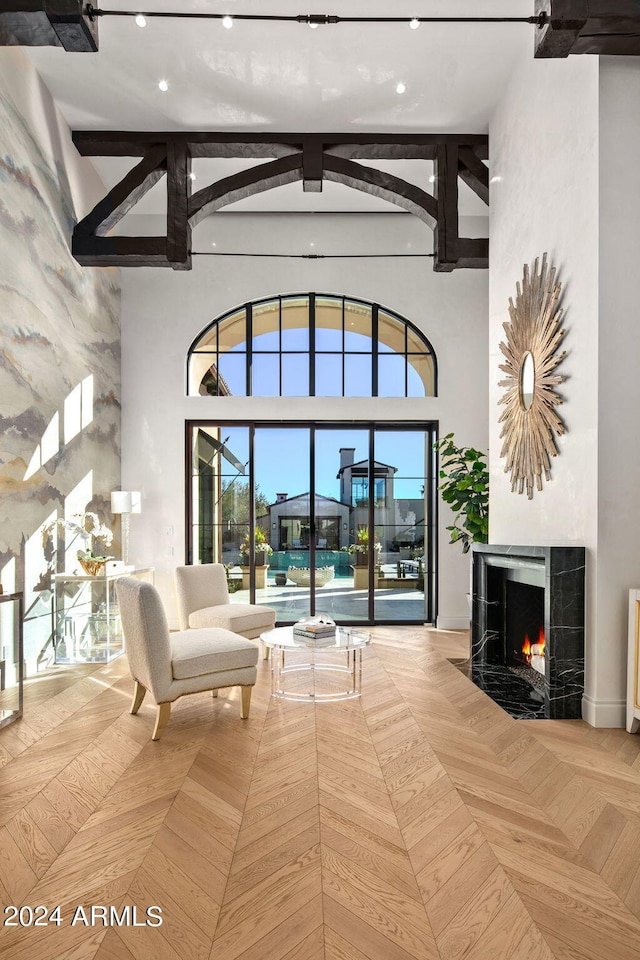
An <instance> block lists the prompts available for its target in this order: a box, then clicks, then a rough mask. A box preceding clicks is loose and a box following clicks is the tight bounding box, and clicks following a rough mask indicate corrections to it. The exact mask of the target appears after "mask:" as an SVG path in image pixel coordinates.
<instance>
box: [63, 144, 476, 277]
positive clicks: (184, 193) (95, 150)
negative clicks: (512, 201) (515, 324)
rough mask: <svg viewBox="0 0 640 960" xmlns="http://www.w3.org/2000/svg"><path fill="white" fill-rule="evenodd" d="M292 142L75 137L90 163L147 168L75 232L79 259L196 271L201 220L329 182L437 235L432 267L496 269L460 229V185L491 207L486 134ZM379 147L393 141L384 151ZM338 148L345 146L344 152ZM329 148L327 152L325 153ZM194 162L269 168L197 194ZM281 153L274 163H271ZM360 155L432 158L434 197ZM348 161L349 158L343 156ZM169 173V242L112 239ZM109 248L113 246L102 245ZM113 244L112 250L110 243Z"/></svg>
mask: <svg viewBox="0 0 640 960" xmlns="http://www.w3.org/2000/svg"><path fill="white" fill-rule="evenodd" d="M357 139H358V141H359V142H357V143H354V138H353V136H350V137H347V136H344V137H337V136H336V135H334V134H330V135H326V134H295V135H294V134H286V135H278V136H277V139H271V138H269V139H263V138H262V137H260V136H258V135H255V134H242V135H241V138H240V140H239V135H238V134H235V135H234V136H230V135H226V134H208V133H197V134H194V133H191V132H189V133H167V134H157V133H156V134H151V133H139V134H138V133H122V132H112V131H110V132H108V133H106V134H105V133H104V132H92V133H75V134H74V140H75V142H76V144H77V146H78V148H79V150H80V151H81V152H82V153H83V154H85V155H89V156H94V155H106V156H138V155H139V152H140V151H142V153H143V159H142V160H141V161H140V163H138V164H137V166H136V167H135V168H134V169H133V170H131V171H130V172H129V173H128V174H127V175H126V176H125V177H124V178H123V180H122V182H121V183H119V184H118V185H116V186H115V187H114V188H113V190H111V191H110V192H109V194H108V195H107V197H105V198H104V200H102V201H101V202H100V203H99V204H98V205H97V206H96V207H95V209H94V210H92V211H91V213H90V214H89V215H88V216H87V217H85V218H84V220H82V221H81V222H80V223H79V224H78V226H77V227H76V230H75V231H74V243H73V251H74V256H76V259H78V260H79V262H80V263H83V264H85V265H87V266H114V265H118V264H120V265H122V266H171V267H173V268H174V269H179V270H188V269H190V267H191V231H192V228H193V227H194V226H196V225H197V224H198V223H199V222H200V221H201V220H202V219H204V218H205V217H207V216H209V215H210V214H212V213H215V212H216V211H217V210H220V209H222V208H223V207H225V206H228V205H229V204H232V203H235V202H237V201H239V200H244V199H247V198H248V197H251V196H255V195H256V194H258V193H263V192H265V191H267V190H271V189H273V188H274V187H279V186H283V185H284V184H288V183H293V182H295V181H299V180H303V181H304V180H306V181H307V182H308V183H311V184H312V185H313V186H314V187H315V188H316V189H317V187H318V185H319V184H321V182H322V180H331V181H333V182H335V183H340V184H343V185H345V186H348V187H351V188H353V189H356V190H361V191H363V192H364V193H367V194H369V195H370V196H374V197H379V198H381V199H383V200H386V201H388V202H390V203H393V204H395V205H396V206H400V207H402V208H403V209H404V210H407V211H408V212H410V213H411V214H413V215H414V216H416V217H418V218H419V219H420V220H422V221H423V222H424V223H426V224H427V225H428V226H429V227H431V229H433V230H434V235H435V259H434V268H435V269H436V270H438V271H441V272H448V271H450V270H454V269H457V268H460V267H471V268H482V267H486V266H488V259H487V258H488V241H487V240H482V239H479V240H471V239H466V238H461V237H460V236H459V228H458V177H461V178H462V179H463V180H465V182H467V183H468V184H469V185H470V186H471V188H472V189H473V190H475V192H476V193H477V194H478V195H479V196H480V197H482V199H483V200H485V202H486V201H488V192H489V181H488V175H489V172H488V168H487V167H486V165H485V164H484V163H483V159H484V158H485V157H486V155H487V152H488V144H487V138H486V137H484V136H479V135H471V136H465V135H453V134H447V135H439V134H436V135H433V136H432V135H428V134H427V135H419V136H418V135H416V136H412V135H401V136H394V135H385V136H384V137H382V136H381V135H379V134H372V135H360V136H359V137H358V138H357ZM381 140H385V141H386V142H383V143H382V144H380V141H381ZM336 141H341V142H340V143H336ZM323 146H325V147H326V149H324V150H323ZM194 150H195V152H196V153H201V152H202V151H204V152H208V151H214V152H215V153H216V154H217V155H220V152H221V151H223V152H224V154H225V155H226V156H229V157H238V151H239V152H240V156H241V158H242V157H245V158H246V156H247V152H249V153H252V155H253V159H256V158H258V157H260V159H265V158H269V159H266V161H265V162H262V163H258V164H256V165H254V166H252V167H250V168H248V169H245V170H241V171H239V172H238V173H235V174H233V175H231V176H229V177H224V178H223V179H221V180H218V181H216V182H215V183H211V184H209V185H208V186H206V187H203V188H202V189H201V190H198V191H197V192H196V193H194V194H191V178H190V172H191V162H192V157H193V156H194ZM274 153H275V154H279V155H278V156H276V157H275V159H270V158H271V157H273V154H274ZM354 153H365V154H371V155H375V157H376V158H378V159H387V160H389V159H405V158H406V157H407V155H409V156H410V157H414V158H415V157H417V156H420V158H422V159H428V157H427V156H426V155H427V153H428V154H429V156H432V158H433V161H434V169H435V172H436V191H435V192H436V195H435V196H432V195H431V194H430V193H429V192H427V191H426V190H422V189H421V188H420V187H418V186H416V185H415V184H412V183H408V182H407V181H406V180H403V179H401V178H400V177H396V176H394V175H393V174H391V173H389V172H387V171H386V170H378V169H376V168H374V167H369V166H366V165H365V164H363V163H361V162H357V161H355V160H352V159H349V156H352V155H353V154H354ZM342 154H348V156H343V155H342ZM165 172H166V173H167V236H166V238H158V237H155V238H148V237H138V238H136V237H111V236H109V237H108V236H105V234H107V233H108V232H109V231H110V230H111V229H112V228H113V227H114V226H115V224H116V223H118V222H119V221H120V220H121V219H122V217H123V216H125V214H126V213H127V212H128V211H129V210H130V209H131V208H132V207H133V206H134V204H135V203H136V202H137V200H139V199H140V198H141V197H142V196H143V195H144V193H146V192H147V190H149V189H150V188H151V186H153V184H154V183H156V182H157V180H158V179H159V177H161V176H162V175H163V174H164V173H165ZM103 241H105V242H103ZM106 241H108V242H106Z"/></svg>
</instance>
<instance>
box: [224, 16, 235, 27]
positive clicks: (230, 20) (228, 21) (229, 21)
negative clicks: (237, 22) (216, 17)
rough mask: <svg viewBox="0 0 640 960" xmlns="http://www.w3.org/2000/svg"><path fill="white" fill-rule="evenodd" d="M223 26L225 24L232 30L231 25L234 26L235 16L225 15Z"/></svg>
mask: <svg viewBox="0 0 640 960" xmlns="http://www.w3.org/2000/svg"><path fill="white" fill-rule="evenodd" d="M222 26H223V27H224V28H225V29H226V30H231V27H232V26H233V17H230V16H229V15H227V16H226V17H223V18H222Z"/></svg>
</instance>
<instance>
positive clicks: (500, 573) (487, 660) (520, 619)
mask: <svg viewBox="0 0 640 960" xmlns="http://www.w3.org/2000/svg"><path fill="white" fill-rule="evenodd" d="M584 565H585V551H584V548H583V547H525V546H495V545H493V544H476V545H474V548H473V616H472V637H471V678H472V680H473V681H474V683H476V684H477V685H478V686H479V687H481V688H482V689H483V690H485V692H486V693H487V694H489V696H491V697H492V699H494V700H495V701H496V702H497V703H499V704H500V706H502V707H504V709H505V710H507V712H508V713H510V714H511V715H512V716H515V717H522V718H527V719H534V718H550V719H560V718H565V719H577V718H580V717H581V715H582V695H583V690H584Z"/></svg>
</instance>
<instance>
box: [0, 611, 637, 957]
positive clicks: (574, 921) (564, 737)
mask: <svg viewBox="0 0 640 960" xmlns="http://www.w3.org/2000/svg"><path fill="white" fill-rule="evenodd" d="M467 643H468V637H467V635H466V634H463V633H460V634H456V633H451V632H446V633H445V632H438V631H435V630H428V629H425V628H415V627H411V628H409V627H405V628H395V627H394V628H390V627H389V628H378V629H376V630H375V631H374V643H373V645H372V647H371V648H370V649H369V650H368V651H367V653H366V655H365V663H364V680H363V694H362V697H361V699H360V700H355V701H349V702H343V703H325V704H317V705H315V706H314V705H313V704H306V703H296V702H286V703H284V702H278V701H273V700H272V699H271V697H270V678H269V673H268V669H269V667H268V663H266V662H265V661H262V660H261V661H260V663H259V680H258V684H257V685H256V688H255V692H254V695H253V700H252V705H251V707H252V709H251V717H250V719H249V721H247V722H243V721H241V720H240V718H239V703H238V694H237V692H229V693H227V694H221V695H220V696H219V697H218V698H217V699H213V698H211V697H210V696H209V695H208V694H202V695H198V696H194V697H187V698H185V699H184V700H182V701H180V702H178V704H177V705H176V706H175V707H174V709H173V711H172V715H171V720H170V723H169V726H168V727H167V730H166V731H165V733H164V735H163V739H162V740H161V741H160V742H159V743H152V742H151V741H150V739H149V738H150V734H151V730H152V726H153V715H154V709H153V707H152V705H147V706H144V707H143V708H142V709H141V711H140V714H139V715H138V716H137V717H132V716H130V715H129V714H128V706H129V700H130V693H131V681H130V680H129V677H128V674H127V670H126V662H125V660H124V658H120V659H118V660H116V661H114V662H113V663H112V664H110V665H107V666H103V667H95V666H93V667H89V666H87V667H77V668H72V669H64V670H61V671H59V672H56V671H51V672H50V673H49V674H45V675H43V676H41V677H38V678H37V680H36V681H32V682H30V683H29V684H28V685H27V693H26V710H25V717H24V719H23V720H22V721H20V722H18V723H16V724H13V725H12V726H10V727H7V728H6V729H4V730H2V731H0V785H1V786H0V900H1V901H2V906H3V907H4V906H5V905H10V904H14V905H16V906H22V905H27V906H31V907H36V906H38V905H40V904H42V905H45V906H47V907H48V908H50V909H52V908H53V907H55V906H57V905H59V906H60V915H61V917H62V923H61V924H60V925H59V926H58V925H56V924H49V925H47V926H39V927H34V926H30V927H29V926H23V927H20V926H4V927H2V928H0V956H2V957H7V958H11V960H93V958H95V960H236V958H241V960H638V957H640V737H637V736H636V737H630V736H628V735H627V734H626V733H624V732H623V731H620V730H594V729H592V728H590V727H588V726H586V724H583V723H582V722H579V721H575V722H574V721H571V722H569V721H564V722H563V721H516V720H512V719H511V718H510V717H508V716H507V715H506V714H505V713H503V711H502V710H501V709H500V708H499V707H497V706H496V705H495V704H494V703H492V701H490V700H488V699H487V697H486V696H485V695H484V694H483V693H481V692H480V691H479V690H477V689H476V688H475V687H474V686H473V685H472V684H471V683H470V681H469V680H468V679H467V678H466V677H465V676H464V675H463V674H462V673H460V672H459V670H457V669H456V667H455V666H453V665H452V664H451V663H450V662H449V661H448V659H447V658H448V657H461V656H464V655H465V648H466V644H467ZM91 905H99V906H100V905H113V907H114V908H116V910H117V911H119V913H118V914H117V916H124V914H123V913H122V911H123V909H124V908H125V907H127V906H128V907H129V908H130V910H129V914H128V919H129V922H128V924H123V925H117V924H116V923H115V920H114V919H113V918H112V922H111V923H110V924H109V925H104V923H103V919H102V916H101V915H98V916H97V917H96V918H95V923H94V925H89V924H90V920H91V914H90V912H89V908H90V907H91ZM156 905H157V906H159V907H161V909H162V917H163V924H162V925H161V926H154V927H152V926H146V925H145V924H146V920H147V915H146V910H147V908H148V907H150V906H156ZM79 906H82V907H84V909H85V911H86V917H87V922H85V920H84V917H83V915H82V914H79V913H78V911H77V908H78V907H79ZM134 907H135V908H136V912H135V914H134V911H133V908H134ZM24 916H25V917H26V916H27V915H26V914H25V915H24ZM74 916H76V922H75V923H72V918H73V917H74ZM134 917H135V920H136V923H135V924H134V923H133V922H132V921H133V919H134ZM3 919H5V920H6V919H7V917H6V915H5V916H4V917H3ZM116 919H117V917H116Z"/></svg>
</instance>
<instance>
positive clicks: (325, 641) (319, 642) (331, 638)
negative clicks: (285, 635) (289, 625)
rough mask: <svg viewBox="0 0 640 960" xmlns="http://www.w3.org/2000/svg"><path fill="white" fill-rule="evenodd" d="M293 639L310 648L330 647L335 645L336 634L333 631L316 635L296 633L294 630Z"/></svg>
mask: <svg viewBox="0 0 640 960" xmlns="http://www.w3.org/2000/svg"><path fill="white" fill-rule="evenodd" d="M293 638H294V640H298V641H300V643H306V644H308V645H309V646H310V647H322V646H332V645H333V644H334V643H335V639H336V633H335V630H334V631H333V633H324V634H320V635H318V634H317V633H298V631H297V630H294V631H293Z"/></svg>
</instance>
